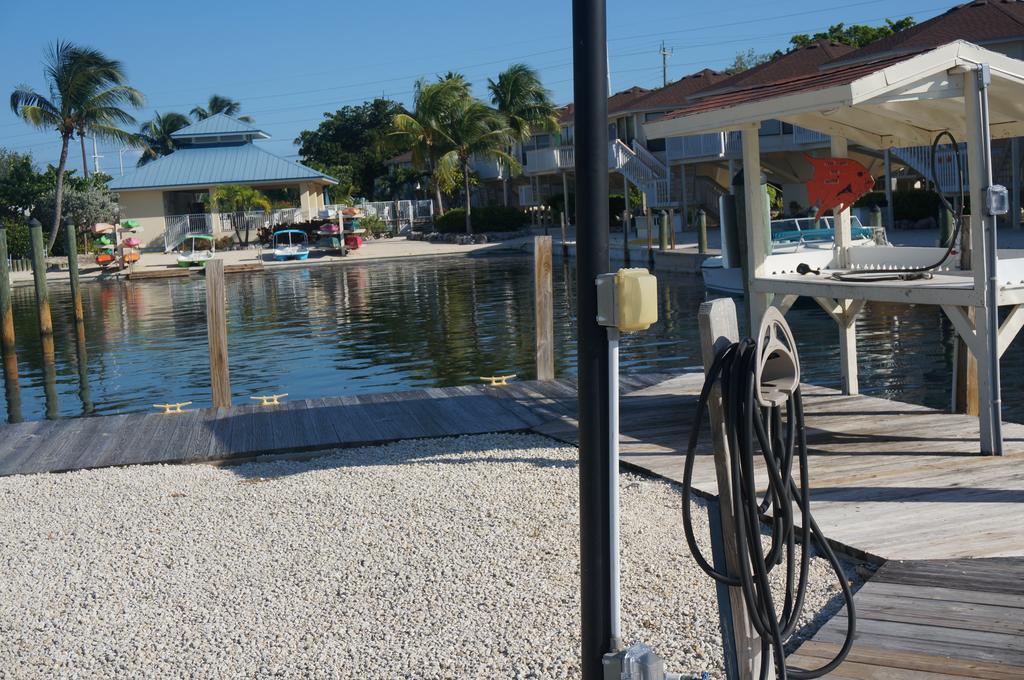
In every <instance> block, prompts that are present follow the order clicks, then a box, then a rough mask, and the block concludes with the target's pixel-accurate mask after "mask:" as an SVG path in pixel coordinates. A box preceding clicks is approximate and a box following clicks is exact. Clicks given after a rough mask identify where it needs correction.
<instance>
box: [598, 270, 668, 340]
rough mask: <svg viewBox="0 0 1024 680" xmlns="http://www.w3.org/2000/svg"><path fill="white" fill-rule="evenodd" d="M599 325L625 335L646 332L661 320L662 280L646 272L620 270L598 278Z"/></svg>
mask: <svg viewBox="0 0 1024 680" xmlns="http://www.w3.org/2000/svg"><path fill="white" fill-rule="evenodd" d="M597 308H598V312H597V322H598V323H599V324H601V325H602V326H614V327H615V328H618V329H619V330H620V331H622V332H623V333H633V332H636V331H644V330H647V329H648V328H650V326H651V324H653V323H655V322H657V320H658V280H657V279H656V278H655V277H654V275H652V274H651V273H650V272H648V271H647V270H646V269H640V268H637V269H620V270H619V271H617V272H615V273H614V274H602V275H601V276H599V277H597Z"/></svg>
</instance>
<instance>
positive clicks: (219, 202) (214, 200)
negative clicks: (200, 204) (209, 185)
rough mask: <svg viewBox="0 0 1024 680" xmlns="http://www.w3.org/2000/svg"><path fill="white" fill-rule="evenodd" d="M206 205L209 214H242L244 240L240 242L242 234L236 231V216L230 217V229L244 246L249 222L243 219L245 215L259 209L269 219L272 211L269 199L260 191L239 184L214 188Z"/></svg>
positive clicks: (247, 243)
mask: <svg viewBox="0 0 1024 680" xmlns="http://www.w3.org/2000/svg"><path fill="white" fill-rule="evenodd" d="M208 203H209V205H208V209H209V210H210V211H211V212H231V213H242V215H241V219H242V220H243V221H244V222H245V240H244V241H243V240H242V234H241V233H240V232H239V231H238V216H237V215H233V216H232V219H231V227H232V228H233V229H234V230H235V236H236V237H237V238H238V241H239V243H244V244H245V245H249V220H247V219H245V213H247V212H249V211H250V210H253V209H255V208H259V209H260V210H262V211H263V212H265V213H267V217H270V213H271V212H272V211H273V209H274V206H273V205H272V204H271V202H270V199H269V198H267V197H266V196H265V195H263V193H262V192H261V191H259V190H258V189H253V188H252V187H247V186H244V185H241V184H225V185H223V186H219V187H214V189H213V191H211V192H210V195H209V201H208Z"/></svg>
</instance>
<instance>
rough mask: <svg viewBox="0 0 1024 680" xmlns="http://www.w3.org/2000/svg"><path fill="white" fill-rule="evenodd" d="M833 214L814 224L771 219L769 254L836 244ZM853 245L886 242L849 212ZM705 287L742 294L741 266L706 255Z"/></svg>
mask: <svg viewBox="0 0 1024 680" xmlns="http://www.w3.org/2000/svg"><path fill="white" fill-rule="evenodd" d="M832 220H833V218H832V217H822V218H821V219H820V220H818V222H817V224H816V223H815V221H814V218H812V217H791V218H787V219H783V220H773V221H772V223H771V228H772V251H771V254H772V255H781V254H785V253H798V252H802V251H806V250H832V248H833V247H834V246H835V228H834V224H833V221H832ZM850 236H851V239H852V240H851V242H850V245H851V246H852V247H858V248H869V247H875V246H877V245H879V243H885V238H884V232H883V234H882V235H881V238H879V239H878V240H876V238H875V230H874V229H873V228H871V227H865V226H864V225H863V224H861V221H860V219H859V218H858V217H857V216H856V215H851V216H850ZM700 273H701V276H702V277H703V279H704V287H705V288H706V289H707V290H709V291H711V292H714V293H724V294H726V295H743V269H742V268H741V267H723V266H722V258H721V257H720V256H719V257H709V258H708V259H706V260H704V262H703V263H701V266H700Z"/></svg>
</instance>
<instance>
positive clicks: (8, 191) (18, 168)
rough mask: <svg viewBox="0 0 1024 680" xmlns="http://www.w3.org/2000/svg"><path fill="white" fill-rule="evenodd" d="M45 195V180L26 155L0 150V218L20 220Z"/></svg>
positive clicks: (30, 158)
mask: <svg viewBox="0 0 1024 680" xmlns="http://www.w3.org/2000/svg"><path fill="white" fill-rule="evenodd" d="M45 193H46V180H45V178H44V177H43V175H41V174H40V173H38V172H36V169H35V167H34V166H33V165H32V157H31V156H29V155H28V154H24V153H17V152H14V151H8V150H6V149H0V217H8V218H11V219H20V218H22V217H23V216H24V215H26V214H27V213H29V212H31V211H32V210H33V209H34V208H35V206H36V205H37V204H38V203H39V201H40V199H41V198H42V196H43V194H45Z"/></svg>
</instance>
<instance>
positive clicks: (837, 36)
mask: <svg viewBox="0 0 1024 680" xmlns="http://www.w3.org/2000/svg"><path fill="white" fill-rule="evenodd" d="M914 23H915V22H914V19H913V18H912V17H904V18H902V19H898V20H896V21H893V20H892V19H886V20H885V25H883V26H868V25H866V24H853V25H850V26H847V25H846V24H843V23H838V24H835V25H833V26H829V29H828V30H827V31H824V32H822V33H815V34H814V35H808V34H806V33H800V34H797V35H794V36H793V37H792V38H790V39H789V44H790V45H792V46H793V49H796V48H798V47H806V46H807V45H810V44H811V43H813V42H815V41H816V40H831V41H832V42H837V43H842V44H844V45H850V46H852V47H864V46H865V45H867V44H869V43H873V42H875V41H876V40H880V39H881V38H885V37H886V36H890V35H892V34H893V33H899V32H900V31H903V30H906V29H908V28H910V27H911V26H913V25H914Z"/></svg>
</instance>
